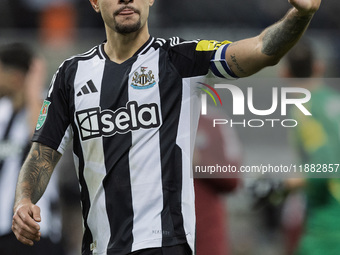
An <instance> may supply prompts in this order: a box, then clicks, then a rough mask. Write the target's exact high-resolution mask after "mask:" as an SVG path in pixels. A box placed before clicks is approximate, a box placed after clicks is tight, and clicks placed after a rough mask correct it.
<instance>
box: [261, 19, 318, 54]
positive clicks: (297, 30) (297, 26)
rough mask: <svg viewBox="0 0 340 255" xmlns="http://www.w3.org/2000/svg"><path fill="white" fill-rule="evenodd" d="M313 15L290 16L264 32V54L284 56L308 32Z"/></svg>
mask: <svg viewBox="0 0 340 255" xmlns="http://www.w3.org/2000/svg"><path fill="white" fill-rule="evenodd" d="M311 18H312V15H310V16H292V17H290V16H288V15H287V18H284V19H283V20H281V21H280V22H278V23H276V24H274V25H273V26H271V27H269V28H267V29H266V30H265V31H264V36H263V45H262V53H264V54H266V55H268V56H274V55H279V56H281V55H284V54H285V53H286V52H287V51H288V50H289V49H290V48H291V47H292V46H293V45H294V44H295V43H296V42H297V41H298V40H299V38H300V37H301V35H302V34H303V32H304V31H305V30H306V28H307V26H308V24H309V22H310V20H311Z"/></svg>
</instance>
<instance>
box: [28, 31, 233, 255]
mask: <svg viewBox="0 0 340 255" xmlns="http://www.w3.org/2000/svg"><path fill="white" fill-rule="evenodd" d="M229 43H230V42H228V41H225V42H216V41H204V40H197V41H184V40H181V39H179V38H177V37H175V38H171V39H169V40H165V39H155V38H152V37H150V38H149V40H148V41H147V42H146V43H145V44H144V45H143V46H142V47H141V48H140V49H139V50H138V51H137V52H136V53H135V55H134V56H133V57H131V58H130V59H128V60H126V61H125V62H123V63H121V64H117V63H114V62H112V61H110V59H109V58H108V56H107V55H106V53H105V52H104V43H103V44H101V45H98V46H96V47H94V48H93V49H91V50H90V51H88V52H87V53H85V54H82V55H77V56H74V57H72V58H70V59H68V60H66V61H65V62H64V63H63V64H62V65H61V66H60V68H59V69H58V71H57V73H56V75H55V76H54V78H53V81H52V83H51V86H50V89H49V92H48V95H47V98H46V100H45V102H44V105H43V107H42V110H41V114H40V117H39V121H38V124H37V128H36V132H35V135H34V137H33V141H37V142H40V143H43V144H45V145H48V146H50V147H51V148H53V149H56V150H58V151H59V152H61V153H63V151H64V150H65V146H66V144H67V143H68V141H69V140H70V139H72V138H73V150H74V158H75V165H76V167H77V169H78V177H79V183H80V187H81V199H82V213H83V218H84V238H83V254H86V255H87V254H100V255H104V254H108V255H111V254H112V255H113V254H114V255H123V254H128V253H130V252H133V251H136V250H140V249H144V248H150V247H161V246H172V245H176V244H180V243H184V242H188V243H189V245H190V247H191V248H192V250H194V239H195V212H194V193H193V190H194V189H193V181H192V178H190V171H191V155H190V154H191V153H190V100H189V99H190V78H193V77H199V76H204V75H206V74H207V73H208V71H209V69H210V66H211V65H212V67H213V68H212V69H213V70H214V73H216V74H217V75H219V76H220V75H223V76H229V75H230V71H229V69H228V68H227V66H226V63H225V60H224V58H223V57H222V58H221V55H222V54H223V53H224V52H225V49H226V48H227V46H228V44H229ZM228 72H229V74H228ZM231 75H232V74H231ZM198 112H199V109H198ZM66 178H67V177H66Z"/></svg>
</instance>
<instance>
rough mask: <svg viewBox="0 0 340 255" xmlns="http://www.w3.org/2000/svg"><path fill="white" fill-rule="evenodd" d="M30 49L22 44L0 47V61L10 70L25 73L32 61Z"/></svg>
mask: <svg viewBox="0 0 340 255" xmlns="http://www.w3.org/2000/svg"><path fill="white" fill-rule="evenodd" d="M33 55H34V54H33V51H32V49H31V48H30V47H29V46H28V45H26V44H23V43H11V44H7V45H3V46H0V61H1V63H2V64H3V65H4V66H6V67H10V68H15V69H18V70H20V71H23V72H25V73H26V72H27V71H28V70H29V68H30V65H31V62H32V59H33Z"/></svg>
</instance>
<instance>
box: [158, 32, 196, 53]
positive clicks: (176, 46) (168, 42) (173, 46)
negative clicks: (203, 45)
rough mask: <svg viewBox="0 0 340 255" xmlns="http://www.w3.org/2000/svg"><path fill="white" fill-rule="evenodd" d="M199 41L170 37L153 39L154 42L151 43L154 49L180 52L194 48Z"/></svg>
mask: <svg viewBox="0 0 340 255" xmlns="http://www.w3.org/2000/svg"><path fill="white" fill-rule="evenodd" d="M199 41H200V40H198V39H197V40H190V41H189V40H184V39H182V38H180V37H177V36H176V37H171V38H168V39H164V38H155V41H154V43H153V47H154V48H156V49H157V48H161V49H163V50H166V51H169V50H181V49H185V48H192V47H194V48H196V46H197V43H198V42H199Z"/></svg>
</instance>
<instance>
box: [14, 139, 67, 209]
mask: <svg viewBox="0 0 340 255" xmlns="http://www.w3.org/2000/svg"><path fill="white" fill-rule="evenodd" d="M60 157H61V154H60V153H59V152H57V151H56V150H54V149H51V148H50V147H48V146H45V145H43V144H40V143H33V144H32V147H31V150H30V152H29V154H28V156H27V159H26V160H25V163H24V165H23V167H22V169H21V171H20V175H19V179H18V184H17V191H16V201H19V200H21V199H22V198H29V199H31V201H32V202H33V203H36V202H37V201H38V200H39V199H40V197H41V196H42V194H43V193H44V191H45V189H46V187H47V184H48V182H49V180H50V177H51V175H52V173H53V170H54V168H55V166H56V164H57V163H58V161H59V159H60Z"/></svg>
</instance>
